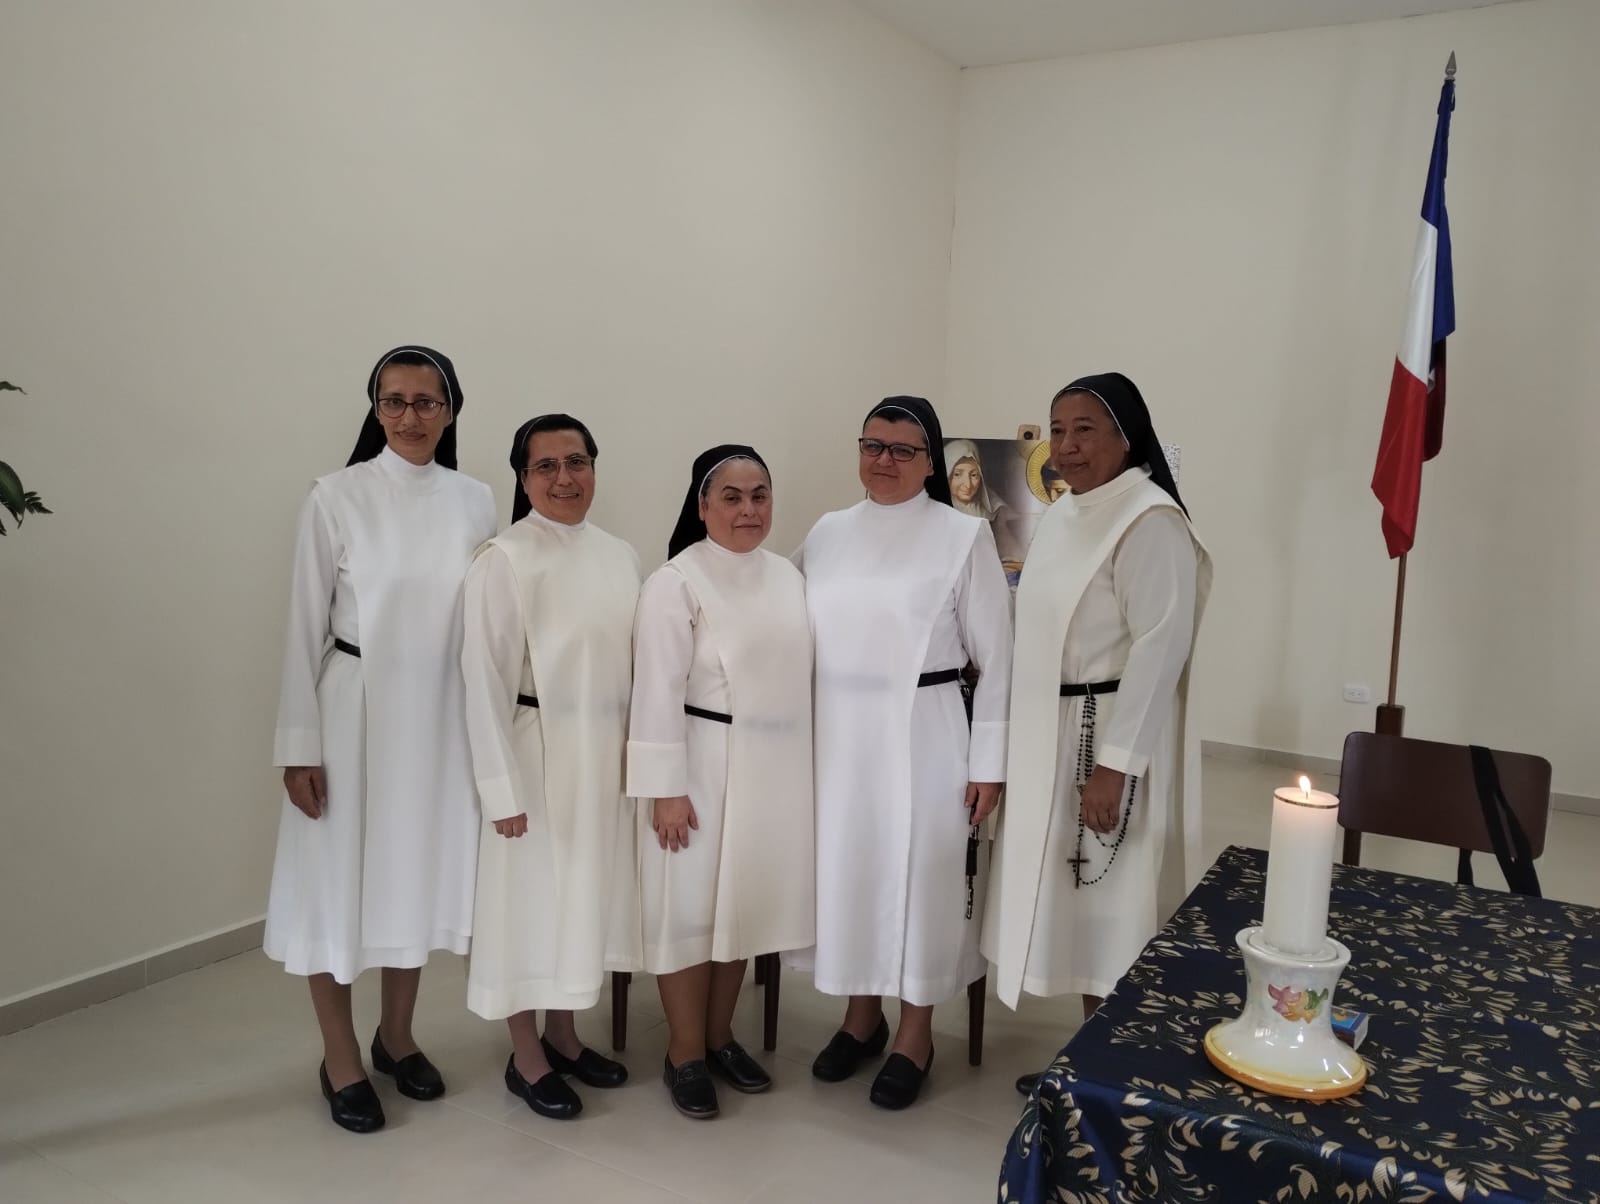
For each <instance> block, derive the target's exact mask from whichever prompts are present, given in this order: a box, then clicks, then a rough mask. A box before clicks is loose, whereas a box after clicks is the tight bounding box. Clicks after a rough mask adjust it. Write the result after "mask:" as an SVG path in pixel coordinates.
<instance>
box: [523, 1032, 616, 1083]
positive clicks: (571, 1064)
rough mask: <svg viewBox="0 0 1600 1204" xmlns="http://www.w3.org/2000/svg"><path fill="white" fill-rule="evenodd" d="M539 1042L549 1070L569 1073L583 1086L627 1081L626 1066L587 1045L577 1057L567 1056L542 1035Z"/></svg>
mask: <svg viewBox="0 0 1600 1204" xmlns="http://www.w3.org/2000/svg"><path fill="white" fill-rule="evenodd" d="M539 1044H540V1045H542V1046H543V1047H544V1058H545V1061H547V1062H549V1063H550V1069H551V1070H553V1071H555V1072H556V1073H557V1074H570V1075H571V1076H572V1077H573V1078H575V1079H577V1080H578V1082H580V1083H582V1084H584V1085H585V1086H588V1087H620V1086H622V1084H624V1083H626V1082H627V1081H628V1068H627V1067H626V1066H624V1065H623V1064H622V1063H621V1062H613V1061H612V1060H611V1059H610V1058H603V1057H601V1056H600V1055H599V1054H597V1053H595V1051H594V1050H592V1049H590V1048H589V1047H588V1046H587V1045H586V1046H584V1047H583V1052H582V1053H580V1054H579V1055H578V1056H577V1057H575V1058H569V1057H567V1055H566V1054H564V1053H562V1052H561V1051H560V1050H559V1049H557V1048H556V1047H555V1046H554V1045H551V1044H550V1042H548V1041H546V1040H545V1039H544V1038H543V1037H540V1038H539Z"/></svg>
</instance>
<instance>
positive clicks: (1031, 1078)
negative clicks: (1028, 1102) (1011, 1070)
mask: <svg viewBox="0 0 1600 1204" xmlns="http://www.w3.org/2000/svg"><path fill="white" fill-rule="evenodd" d="M1042 1078H1044V1075H1043V1074H1024V1075H1019V1076H1017V1094H1018V1095H1032V1094H1033V1089H1034V1088H1035V1087H1037V1086H1038V1085H1039V1080H1040V1079H1042Z"/></svg>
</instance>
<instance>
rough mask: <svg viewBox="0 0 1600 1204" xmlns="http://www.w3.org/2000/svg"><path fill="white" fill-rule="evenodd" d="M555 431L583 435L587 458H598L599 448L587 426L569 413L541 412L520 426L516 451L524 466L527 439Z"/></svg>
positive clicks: (526, 455)
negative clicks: (520, 440) (520, 435)
mask: <svg viewBox="0 0 1600 1204" xmlns="http://www.w3.org/2000/svg"><path fill="white" fill-rule="evenodd" d="M555 431H576V432H577V433H578V434H580V435H582V436H583V450H584V451H586V452H588V453H589V459H591V460H598V459H599V458H600V448H599V446H598V445H597V444H596V443H595V441H594V436H593V435H592V434H590V433H589V428H588V427H586V426H584V425H583V423H581V422H579V421H578V420H577V419H576V418H574V417H573V416H572V415H571V414H542V415H540V416H539V417H538V418H535V419H534V420H533V421H532V422H529V423H526V424H524V426H523V428H522V442H521V444H519V445H518V447H517V451H518V453H519V454H520V455H521V456H522V459H523V463H524V466H526V463H527V458H528V440H530V439H532V438H533V437H534V436H535V435H548V434H551V433H553V432H555Z"/></svg>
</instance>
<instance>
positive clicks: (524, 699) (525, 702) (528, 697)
mask: <svg viewBox="0 0 1600 1204" xmlns="http://www.w3.org/2000/svg"><path fill="white" fill-rule="evenodd" d="M517 705H518V706H519V707H533V708H534V709H535V710H538V709H539V700H538V699H537V698H535V697H534V696H533V695H532V694H518V695H517Z"/></svg>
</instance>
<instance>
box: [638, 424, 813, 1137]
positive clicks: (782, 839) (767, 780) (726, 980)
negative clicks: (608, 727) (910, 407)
mask: <svg viewBox="0 0 1600 1204" xmlns="http://www.w3.org/2000/svg"><path fill="white" fill-rule="evenodd" d="M771 526H772V480H771V477H770V476H769V475H768V472H767V466H766V462H765V461H764V460H762V458H761V456H760V455H759V454H758V453H757V452H756V451H755V449H754V448H751V447H745V446H742V445H737V444H724V445H722V446H720V447H714V448H712V449H711V450H710V451H707V452H705V453H704V454H702V455H701V456H700V457H699V458H698V459H696V460H695V462H694V468H693V472H692V475H691V480H690V484H689V489H688V493H687V495H686V496H685V498H684V504H683V512H682V514H681V515H680V517H679V519H678V525H677V528H676V529H675V530H674V531H673V533H672V538H671V541H670V543H669V545H668V554H669V555H670V556H671V559H670V560H668V561H667V563H666V564H665V565H663V566H662V567H661V568H660V569H658V570H656V572H655V573H653V574H651V576H650V578H649V580H647V581H646V582H645V584H644V590H643V592H642V593H641V595H640V598H639V615H638V625H637V636H636V639H635V660H634V678H633V709H632V714H631V719H630V722H631V732H630V738H629V741H628V793H629V794H630V795H632V796H634V797H635V798H637V799H638V806H639V850H640V851H639V884H640V894H641V899H642V910H643V917H644V968H645V969H646V970H647V971H649V972H650V973H652V974H654V975H656V976H657V978H656V983H657V986H658V987H659V988H660V991H661V1004H662V1007H663V1008H664V1009H665V1011H666V1015H667V1025H668V1029H669V1031H670V1037H669V1041H668V1045H667V1057H666V1066H665V1069H664V1072H663V1074H664V1078H665V1081H666V1084H667V1087H668V1089H669V1091H670V1094H671V1099H672V1103H673V1106H674V1107H676V1108H677V1109H678V1111H679V1112H682V1113H683V1114H684V1115H686V1116H689V1117H691V1118H694V1119H704V1118H708V1117H711V1116H715V1115H716V1114H717V1096H716V1089H715V1086H714V1084H713V1083H712V1075H713V1073H714V1074H715V1075H716V1076H717V1077H719V1078H721V1079H723V1080H724V1081H725V1082H726V1083H727V1084H728V1085H729V1086H731V1087H732V1088H733V1089H734V1090H736V1091H741V1092H745V1093H747V1094H749V1093H755V1092H759V1091H765V1090H766V1089H767V1088H768V1087H769V1086H770V1085H771V1082H772V1080H771V1079H770V1078H769V1077H768V1075H767V1072H766V1071H765V1070H764V1069H763V1068H762V1067H761V1066H760V1064H759V1063H757V1062H756V1061H755V1059H754V1058H752V1057H751V1056H750V1055H749V1054H748V1053H746V1052H745V1050H744V1047H743V1046H741V1045H740V1044H739V1042H738V1041H736V1040H734V1036H733V1012H734V1007H735V1005H736V1004H737V1003H738V1000H739V990H740V987H741V985H742V984H743V982H744V974H745V963H746V961H747V959H748V958H750V957H752V956H755V955H759V954H763V953H773V952H778V951H781V950H790V949H802V948H805V947H807V946H809V945H810V944H811V943H812V941H813V940H814V939H815V933H816V910H815V907H816V895H815V887H816V859H815V852H814V850H815V843H814V835H813V816H812V809H813V798H812V790H811V773H812V765H811V628H810V624H809V621H808V619H807V616H806V600H805V582H804V580H803V579H802V578H801V576H800V573H799V572H798V571H797V570H796V569H795V567H794V565H792V564H790V563H789V561H787V560H785V559H784V558H783V557H781V556H775V555H773V554H772V553H771V552H768V551H765V550H764V549H763V548H762V547H761V544H762V542H763V541H764V540H765V539H766V537H767V532H768V531H769V530H770V528H771Z"/></svg>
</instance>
